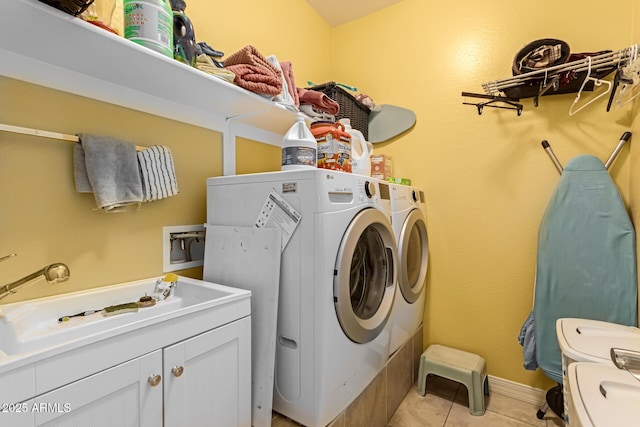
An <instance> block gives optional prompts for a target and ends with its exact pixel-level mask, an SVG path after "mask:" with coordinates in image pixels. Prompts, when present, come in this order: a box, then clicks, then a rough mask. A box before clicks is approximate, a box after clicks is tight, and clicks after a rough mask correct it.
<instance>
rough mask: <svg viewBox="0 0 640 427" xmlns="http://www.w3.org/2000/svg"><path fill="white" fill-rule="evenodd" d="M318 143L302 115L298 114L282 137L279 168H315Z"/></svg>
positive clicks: (284, 169)
mask: <svg viewBox="0 0 640 427" xmlns="http://www.w3.org/2000/svg"><path fill="white" fill-rule="evenodd" d="M317 156H318V143H317V142H316V138H315V137H314V136H313V134H312V133H311V131H310V130H309V128H308V127H307V124H306V123H305V120H304V116H303V115H302V114H298V116H297V117H296V121H295V123H294V124H293V126H291V128H290V129H289V130H288V131H287V133H286V134H285V136H284V138H282V168H281V170H283V171H286V170H293V169H315V168H316V166H317V161H318V158H317Z"/></svg>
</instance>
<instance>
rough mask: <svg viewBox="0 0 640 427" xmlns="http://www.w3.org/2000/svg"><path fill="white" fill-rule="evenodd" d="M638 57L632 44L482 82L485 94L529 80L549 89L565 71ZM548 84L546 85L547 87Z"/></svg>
mask: <svg viewBox="0 0 640 427" xmlns="http://www.w3.org/2000/svg"><path fill="white" fill-rule="evenodd" d="M637 59H638V45H633V46H631V47H628V48H626V49H622V50H618V51H615V52H607V53H602V54H600V55H595V56H587V57H586V58H583V59H579V60H577V61H572V62H567V63H564V64H560V65H555V66H553V67H548V68H545V69H542V70H536V71H531V72H528V73H524V74H520V75H517V76H513V77H509V78H506V79H501V80H493V81H490V82H487V83H483V84H482V88H483V89H484V91H485V93H486V94H487V95H500V94H501V93H504V91H505V90H506V89H509V88H512V87H516V86H520V85H522V84H526V83H530V82H532V81H533V82H542V84H543V89H545V88H546V90H549V89H550V88H551V87H552V84H553V80H554V78H559V77H560V76H561V75H562V74H565V73H571V72H574V73H580V72H584V71H589V70H590V71H591V72H596V71H599V70H603V69H611V68H613V67H621V66H626V65H630V64H631V63H632V62H634V61H636V60H637ZM547 86H548V87H547Z"/></svg>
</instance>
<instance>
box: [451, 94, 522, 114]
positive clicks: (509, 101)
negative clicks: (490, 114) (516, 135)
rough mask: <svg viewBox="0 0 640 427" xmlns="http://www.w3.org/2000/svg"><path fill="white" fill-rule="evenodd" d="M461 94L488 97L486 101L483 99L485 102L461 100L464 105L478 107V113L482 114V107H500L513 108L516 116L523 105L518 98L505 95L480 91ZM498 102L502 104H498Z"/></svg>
mask: <svg viewBox="0 0 640 427" xmlns="http://www.w3.org/2000/svg"><path fill="white" fill-rule="evenodd" d="M462 96H465V97H472V98H481V99H488V101H485V102H463V103H462V104H464V105H475V106H476V108H477V109H478V114H479V115H481V114H482V110H483V109H484V107H491V108H502V109H505V110H515V111H516V112H517V113H518V116H519V115H521V114H522V109H523V107H522V104H520V103H519V102H518V101H520V99H519V98H508V97H506V96H496V95H484V94H481V93H471V92H462ZM500 103H501V104H503V105H498V104H500Z"/></svg>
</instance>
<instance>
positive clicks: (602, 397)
mask: <svg viewBox="0 0 640 427" xmlns="http://www.w3.org/2000/svg"><path fill="white" fill-rule="evenodd" d="M569 381H570V382H571V383H572V384H573V389H574V393H573V394H572V396H571V404H570V405H569V417H570V418H571V420H572V422H571V425H572V426H575V427H609V426H616V427H617V426H637V425H638V423H639V420H640V405H639V404H638V402H640V381H638V380H637V379H636V378H634V377H633V376H632V375H631V374H630V373H629V372H627V371H624V370H620V369H618V368H615V367H613V366H607V365H602V364H596V363H588V362H577V363H572V364H571V365H569Z"/></svg>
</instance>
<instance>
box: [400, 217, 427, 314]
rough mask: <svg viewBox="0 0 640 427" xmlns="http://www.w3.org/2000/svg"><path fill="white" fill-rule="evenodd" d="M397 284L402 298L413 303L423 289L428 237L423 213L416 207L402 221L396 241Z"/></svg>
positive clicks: (425, 274)
mask: <svg viewBox="0 0 640 427" xmlns="http://www.w3.org/2000/svg"><path fill="white" fill-rule="evenodd" d="M398 262H399V264H400V265H399V268H400V271H399V272H398V286H399V288H400V292H401V293H402V296H403V297H404V299H405V300H406V301H407V302H408V303H409V304H413V303H414V302H416V300H417V299H418V298H419V297H420V293H421V292H423V291H424V283H425V278H426V277H427V266H428V263H429V239H428V237H427V225H426V224H425V222H424V215H423V214H422V212H420V211H419V210H418V209H414V210H412V211H411V213H409V215H408V216H407V219H406V220H405V221H404V224H403V226H402V231H401V232H400V239H399V241H398Z"/></svg>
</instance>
